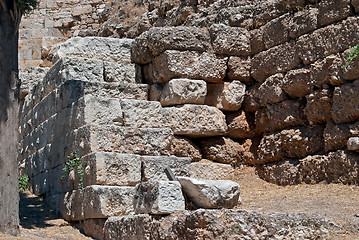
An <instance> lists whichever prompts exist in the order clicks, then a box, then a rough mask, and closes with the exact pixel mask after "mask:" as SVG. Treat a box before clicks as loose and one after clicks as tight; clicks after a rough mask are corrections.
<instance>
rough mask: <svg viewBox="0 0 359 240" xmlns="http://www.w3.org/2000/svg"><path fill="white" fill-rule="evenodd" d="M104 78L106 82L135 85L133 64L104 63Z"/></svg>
mask: <svg viewBox="0 0 359 240" xmlns="http://www.w3.org/2000/svg"><path fill="white" fill-rule="evenodd" d="M104 78H105V81H106V82H119V83H136V67H135V64H121V63H117V62H104Z"/></svg>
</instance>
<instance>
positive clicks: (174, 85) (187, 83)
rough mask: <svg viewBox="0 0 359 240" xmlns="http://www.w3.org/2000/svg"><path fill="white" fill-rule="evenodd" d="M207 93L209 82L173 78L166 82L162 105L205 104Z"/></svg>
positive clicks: (161, 99)
mask: <svg viewBox="0 0 359 240" xmlns="http://www.w3.org/2000/svg"><path fill="white" fill-rule="evenodd" d="M206 95H207V84H206V82H205V81H203V80H190V79H183V78H180V79H172V80H170V81H169V82H167V83H166V84H165V86H164V88H163V91H162V94H161V98H160V101H161V104H162V106H171V105H179V104H185V103H192V104H204V99H205V97H206Z"/></svg>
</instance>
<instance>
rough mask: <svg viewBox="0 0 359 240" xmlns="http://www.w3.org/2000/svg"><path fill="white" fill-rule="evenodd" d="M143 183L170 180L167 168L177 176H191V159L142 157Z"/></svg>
mask: <svg viewBox="0 0 359 240" xmlns="http://www.w3.org/2000/svg"><path fill="white" fill-rule="evenodd" d="M141 159H142V181H150V180H152V181H160V180H162V181H165V180H168V178H167V176H166V174H165V171H164V170H165V168H167V167H169V168H170V169H171V170H172V171H173V173H174V175H175V176H189V174H190V163H191V158H189V157H174V156H142V157H141Z"/></svg>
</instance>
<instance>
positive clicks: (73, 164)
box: [61, 153, 84, 192]
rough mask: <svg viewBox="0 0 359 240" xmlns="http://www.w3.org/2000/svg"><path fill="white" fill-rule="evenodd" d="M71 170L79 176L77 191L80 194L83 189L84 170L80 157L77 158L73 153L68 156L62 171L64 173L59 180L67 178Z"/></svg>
mask: <svg viewBox="0 0 359 240" xmlns="http://www.w3.org/2000/svg"><path fill="white" fill-rule="evenodd" d="M72 170H73V171H75V173H77V175H78V176H79V184H78V189H80V190H81V192H82V191H83V189H84V170H83V166H82V160H81V157H79V156H78V155H77V154H75V153H71V154H70V155H69V156H67V161H66V163H65V167H64V168H63V169H62V171H63V172H64V173H63V175H62V176H61V179H64V178H66V177H68V176H69V175H70V172H71V171H72Z"/></svg>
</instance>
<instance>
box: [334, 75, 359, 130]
mask: <svg viewBox="0 0 359 240" xmlns="http://www.w3.org/2000/svg"><path fill="white" fill-rule="evenodd" d="M358 91H359V80H356V81H354V82H353V83H348V84H344V85H342V86H340V87H336V88H335V89H334V93H333V110H332V118H333V120H334V122H335V123H336V124H340V123H345V122H353V121H358V120H359V98H358V94H357V93H358Z"/></svg>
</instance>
